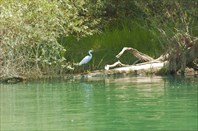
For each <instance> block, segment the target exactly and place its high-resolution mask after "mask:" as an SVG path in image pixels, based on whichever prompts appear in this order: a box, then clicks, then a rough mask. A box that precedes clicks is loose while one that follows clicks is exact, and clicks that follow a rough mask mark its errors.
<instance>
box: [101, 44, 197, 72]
mask: <svg viewBox="0 0 198 131" xmlns="http://www.w3.org/2000/svg"><path fill="white" fill-rule="evenodd" d="M125 51H129V52H130V53H132V54H133V55H134V56H135V57H136V58H138V59H139V61H141V62H142V63H139V64H135V65H126V64H123V63H121V62H120V61H118V62H115V63H114V64H110V65H106V66H105V70H107V71H113V72H126V73H127V72H128V73H129V72H130V73H131V72H133V73H135V74H141V73H154V74H158V73H167V72H169V73H170V72H174V71H178V70H179V69H182V64H178V63H179V62H183V61H184V60H185V63H186V64H185V65H186V66H187V67H190V68H194V69H195V70H196V69H198V66H197V64H196V63H193V60H195V59H197V58H198V44H195V45H194V46H192V47H191V48H189V49H187V51H186V52H187V53H181V54H182V55H183V54H185V57H184V58H186V59H184V60H183V59H182V60H181V57H182V55H181V54H179V53H178V54H176V55H175V54H174V53H175V50H172V51H170V52H168V53H166V54H163V55H161V56H160V57H158V58H156V59H154V58H152V57H150V56H148V55H146V54H144V53H142V52H140V51H138V50H136V49H134V48H132V47H124V48H123V49H122V51H121V52H120V53H118V55H116V57H117V58H119V57H120V56H121V55H123V53H124V52H125ZM173 54H174V55H173ZM172 56H174V59H173V60H174V61H172ZM187 58H188V59H187ZM178 61H179V62H178ZM174 62H175V63H174ZM173 63H174V64H175V66H174V68H172V65H173ZM118 66H119V67H118ZM120 66H122V67H120ZM115 67H118V68H115ZM170 67H171V68H170Z"/></svg>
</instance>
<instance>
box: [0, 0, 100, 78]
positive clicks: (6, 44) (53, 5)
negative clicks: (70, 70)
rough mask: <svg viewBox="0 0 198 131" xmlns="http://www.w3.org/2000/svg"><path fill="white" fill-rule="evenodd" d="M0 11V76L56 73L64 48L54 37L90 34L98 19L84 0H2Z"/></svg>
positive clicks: (94, 29)
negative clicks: (92, 14) (82, 13)
mask: <svg viewBox="0 0 198 131" xmlns="http://www.w3.org/2000/svg"><path fill="white" fill-rule="evenodd" d="M82 11H83V12H85V14H84V15H81V14H80V13H79V12H82ZM0 12H1V13H0V36H1V38H0V76H1V77H4V76H10V75H26V76H27V77H32V76H33V75H34V77H38V76H40V75H43V73H44V72H46V73H47V74H52V73H56V74H57V73H58V72H60V70H61V69H62V68H61V67H65V66H63V65H65V59H64V57H63V56H64V52H65V51H66V50H65V49H64V47H63V46H61V45H60V44H59V43H58V41H57V40H58V38H59V37H60V36H68V35H70V34H73V35H75V36H77V37H81V36H86V35H91V34H93V33H95V32H97V30H96V28H95V26H96V25H97V24H98V22H99V20H98V19H96V18H94V17H92V16H91V12H90V13H89V11H88V8H86V5H85V1H84V0H76V1H75V2H72V1H70V0H61V1H57V0H2V1H1V2H0ZM51 67H53V68H51ZM52 69H53V70H52Z"/></svg>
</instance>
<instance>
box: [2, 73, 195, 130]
mask: <svg viewBox="0 0 198 131" xmlns="http://www.w3.org/2000/svg"><path fill="white" fill-rule="evenodd" d="M197 106H198V78H162V77H125V78H121V77H120V78H89V79H82V80H69V81H68V80H67V81H66V80H48V81H36V82H27V83H20V84H12V85H11V84H10V85H0V130H1V131H4V130H13V131H32V130H34V131H41V130H46V131H49V130H53V131H56V130H63V131H104V130H106V131H110V130H111V131H116V130H118V131H136V130H137V131H144V130H146V131H147V130H148V131H153V130H166V131H168V130H170V131H175V130H177V131H191V130H193V131H195V130H197V129H198V113H197V111H198V109H197V108H198V107H197Z"/></svg>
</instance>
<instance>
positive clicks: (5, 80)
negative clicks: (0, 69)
mask: <svg viewBox="0 0 198 131" xmlns="http://www.w3.org/2000/svg"><path fill="white" fill-rule="evenodd" d="M25 80H26V78H25V77H23V76H10V77H3V78H0V83H7V84H15V83H18V82H22V81H25Z"/></svg>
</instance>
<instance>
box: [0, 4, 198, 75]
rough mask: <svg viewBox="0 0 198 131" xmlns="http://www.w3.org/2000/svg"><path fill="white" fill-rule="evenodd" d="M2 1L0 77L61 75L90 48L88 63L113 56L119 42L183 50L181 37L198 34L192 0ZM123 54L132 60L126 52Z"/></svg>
mask: <svg viewBox="0 0 198 131" xmlns="http://www.w3.org/2000/svg"><path fill="white" fill-rule="evenodd" d="M0 4H1V5H0V10H1V12H0V18H1V19H0V36H1V38H0V77H6V76H15V75H22V76H26V77H34V78H36V77H42V76H43V75H45V74H46V75H50V76H53V75H59V74H61V73H64V72H67V71H68V70H69V69H72V68H73V67H71V66H72V63H76V62H78V61H79V60H80V59H81V58H82V55H86V52H87V51H88V50H89V49H91V48H92V49H94V51H95V54H94V55H95V57H94V59H93V61H92V62H91V63H90V66H91V67H92V69H101V68H103V67H104V65H105V63H106V62H108V63H111V62H115V58H114V56H115V54H116V53H117V52H118V51H119V50H120V49H121V48H122V47H123V46H133V47H135V48H137V49H139V50H141V51H143V52H145V53H148V54H150V55H151V56H158V55H159V54H160V53H161V52H162V51H164V50H167V47H170V45H171V46H172V47H173V46H175V48H177V47H178V46H179V47H181V51H180V52H182V51H183V48H184V47H185V46H184V45H183V44H182V43H183V41H182V39H185V40H190V41H193V40H195V39H196V38H195V36H197V35H198V24H197V19H198V9H197V8H196V7H197V6H198V2H197V1H196V0H190V1H186V0H176V1H171V0H167V1H163V0H157V1H156V0H148V1H145V0H123V1H119V0H103V1H101V0H75V1H74V0H61V1H57V0H34V1H32V0H1V1H0ZM193 44H197V42H196V40H195V42H194V43H193ZM167 45H168V46H167ZM123 60H125V61H127V62H128V63H129V64H131V63H133V59H132V60H131V58H130V57H128V56H126V57H124V58H123Z"/></svg>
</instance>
